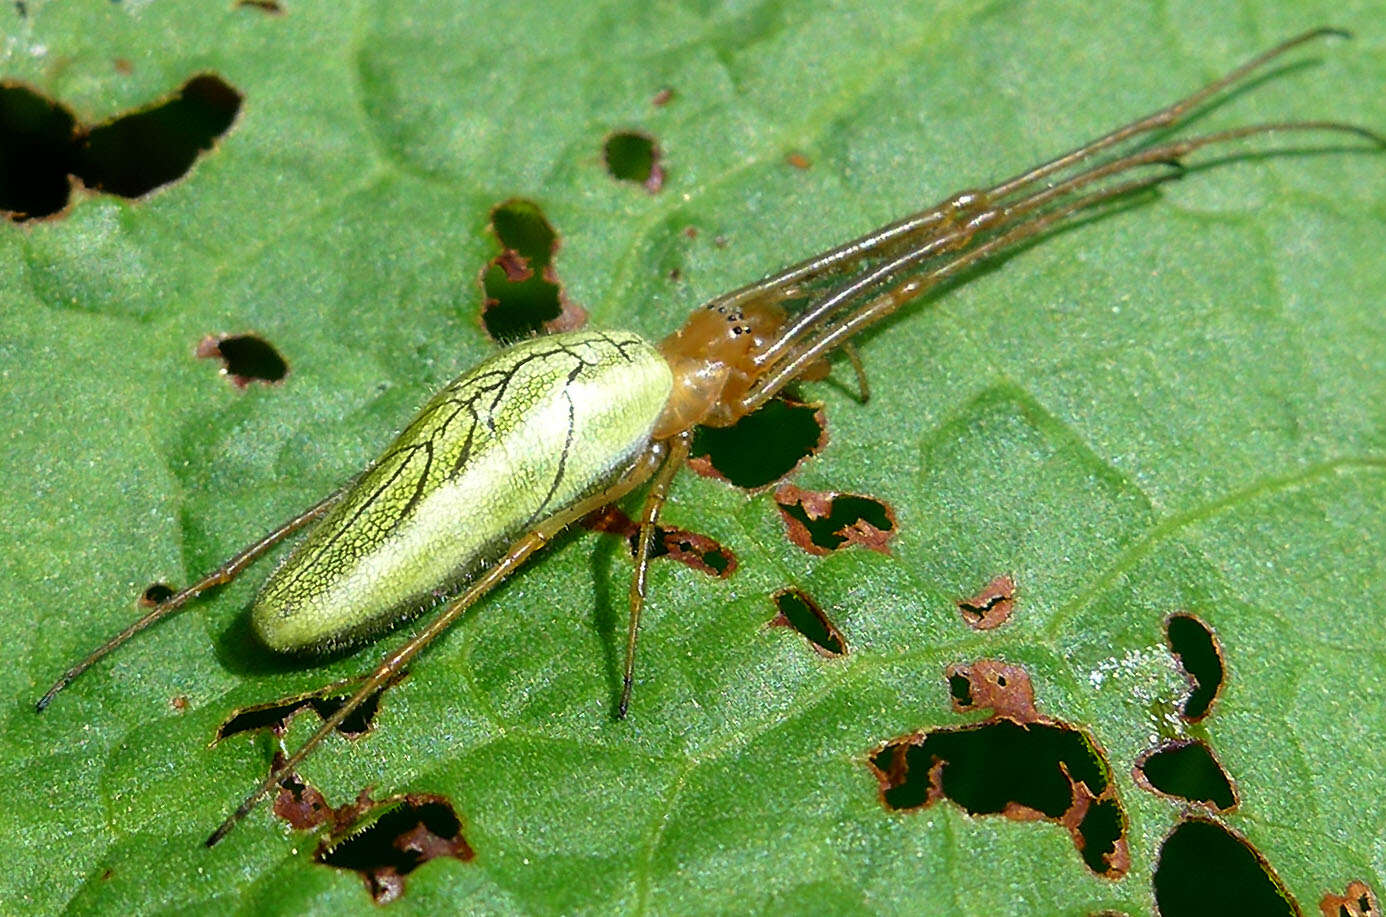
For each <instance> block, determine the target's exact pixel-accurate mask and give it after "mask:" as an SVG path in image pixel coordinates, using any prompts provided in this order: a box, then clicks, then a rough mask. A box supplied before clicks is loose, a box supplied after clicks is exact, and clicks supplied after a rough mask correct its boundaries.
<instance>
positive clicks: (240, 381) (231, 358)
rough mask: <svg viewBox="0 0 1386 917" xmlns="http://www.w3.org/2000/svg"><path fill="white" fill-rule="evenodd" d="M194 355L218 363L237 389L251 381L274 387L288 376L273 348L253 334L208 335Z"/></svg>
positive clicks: (286, 369)
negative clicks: (219, 361) (216, 360)
mask: <svg viewBox="0 0 1386 917" xmlns="http://www.w3.org/2000/svg"><path fill="white" fill-rule="evenodd" d="M195 353H196V355H197V356H198V357H201V358H203V359H218V360H221V362H222V367H221V374H222V375H223V376H225V377H226V378H227V379H229V380H231V384H232V385H234V386H236V388H241V389H243V388H245V387H247V386H248V385H250V383H252V382H263V383H265V384H266V385H273V384H274V383H276V382H281V381H283V379H284V377H285V376H286V375H288V373H289V364H288V363H286V362H284V358H283V357H281V356H280V355H279V351H277V350H275V349H274V345H272V344H270V342H269V341H266V340H265V339H263V338H260V337H256V336H255V335H253V334H229V335H211V334H209V335H207V336H206V337H205V338H203V339H202V340H201V341H199V342H198V344H197V350H196V351H195Z"/></svg>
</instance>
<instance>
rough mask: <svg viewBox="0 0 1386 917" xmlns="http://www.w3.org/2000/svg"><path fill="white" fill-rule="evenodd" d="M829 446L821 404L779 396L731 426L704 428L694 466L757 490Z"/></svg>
mask: <svg viewBox="0 0 1386 917" xmlns="http://www.w3.org/2000/svg"><path fill="white" fill-rule="evenodd" d="M827 444H828V430H827V427H826V425H825V423H824V420H823V408H822V406H821V405H813V404H803V403H801V402H798V401H789V400H787V399H782V398H774V399H772V400H770V401H768V402H767V403H766V404H765V406H764V407H762V408H761V409H760V410H758V411H755V412H753V413H751V414H747V415H746V416H745V417H743V418H741V419H740V420H739V421H737V422H736V423H734V424H732V425H731V426H730V427H698V428H696V429H695V430H694V432H693V445H692V448H691V450H690V454H691V456H692V457H691V458H690V459H689V462H688V464H689V467H691V468H692V469H693V470H694V471H696V472H698V473H699V474H701V475H704V476H705V477H712V478H721V479H722V480H724V481H727V482H729V483H731V484H733V485H735V486H737V487H744V488H746V489H747V490H756V489H757V488H761V487H765V486H767V485H769V484H773V483H774V482H776V481H778V480H779V479H780V478H782V477H784V476H785V475H787V474H789V473H790V472H791V471H793V470H794V469H795V468H797V467H798V466H799V464H800V463H801V462H803V461H804V460H805V459H807V458H809V457H811V456H813V455H817V454H818V452H819V451H821V450H822V448H823V447H824V446H826V445H827Z"/></svg>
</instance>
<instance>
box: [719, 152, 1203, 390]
mask: <svg viewBox="0 0 1386 917" xmlns="http://www.w3.org/2000/svg"><path fill="white" fill-rule="evenodd" d="M1181 174H1182V173H1181V172H1168V173H1164V174H1158V175H1147V176H1145V177H1144V178H1136V179H1131V180H1130V181H1125V182H1122V183H1120V184H1116V185H1110V186H1108V187H1106V188H1102V189H1101V190H1098V191H1092V192H1089V193H1088V194H1084V195H1082V196H1081V197H1078V198H1075V199H1073V200H1071V201H1068V202H1066V203H1064V204H1063V205H1062V206H1059V207H1055V208H1053V209H1051V210H1046V211H1044V212H1042V213H1038V214H1035V215H1034V216H1032V217H1030V218H1028V219H1026V220H1023V221H1022V222H1020V223H1017V224H1016V225H1014V226H1012V227H1011V228H1010V229H1009V230H1008V231H1007V232H1004V233H1002V234H1001V235H998V236H994V237H992V238H991V239H988V240H987V241H986V242H984V243H982V244H980V245H978V246H977V247H976V248H974V249H972V250H970V251H966V252H963V253H962V254H959V255H957V256H956V257H954V258H952V259H951V260H949V261H947V262H945V263H943V264H942V265H939V266H938V267H936V268H934V269H933V270H932V271H929V272H928V273H925V274H920V275H917V276H914V277H910V278H909V279H908V280H905V281H903V282H901V283H898V284H897V285H896V286H894V287H891V288H890V289H888V290H886V291H885V292H884V293H880V294H878V295H876V296H874V297H872V298H871V299H869V300H868V301H867V302H866V303H865V304H863V305H862V306H861V307H860V308H859V309H857V310H856V311H855V312H853V313H852V314H851V315H850V316H848V317H847V318H846V319H844V320H843V321H842V322H841V323H839V324H836V325H833V326H832V327H831V328H829V329H828V330H827V331H826V332H825V333H824V334H822V335H821V336H820V337H818V338H816V339H815V340H812V341H808V342H805V343H804V344H803V345H801V346H800V347H798V348H796V349H795V350H793V351H790V353H789V354H788V355H787V356H786V357H785V362H784V364H782V365H781V366H778V367H776V369H775V371H774V372H773V373H772V374H771V375H770V376H767V377H766V382H765V384H764V385H762V386H760V387H757V388H754V389H752V390H751V391H750V392H748V393H747V394H746V396H745V397H744V398H742V400H741V403H740V407H739V410H741V411H743V412H747V413H749V412H750V411H754V410H755V409H756V408H758V407H760V406H761V405H762V404H764V403H765V402H766V401H768V400H769V399H770V398H772V397H774V395H775V393H776V392H777V391H779V390H780V389H781V388H783V387H784V386H785V385H787V384H789V382H791V381H793V379H794V378H796V376H797V374H798V372H800V371H802V368H803V367H805V366H809V365H812V363H813V361H814V360H818V359H822V357H823V355H824V354H825V353H828V352H831V351H832V350H833V349H835V348H837V347H840V346H842V344H843V343H844V342H845V341H846V340H847V339H848V338H850V337H851V336H852V335H854V334H857V333H859V332H860V331H861V330H862V329H863V328H865V327H867V326H868V325H870V324H872V323H873V322H876V321H879V320H880V319H881V318H883V317H885V316H887V315H889V314H890V313H892V312H894V311H895V310H896V309H898V308H900V307H901V306H903V305H905V304H906V303H908V302H910V301H912V300H914V299H917V298H918V297H919V296H921V295H923V294H924V293H925V292H927V291H928V290H929V289H931V288H932V287H934V286H936V285H938V284H939V283H940V282H942V281H943V280H946V279H947V278H949V277H951V276H953V275H955V274H957V273H958V272H959V271H962V270H963V269H965V268H968V267H971V266H972V265H974V264H976V263H977V262H979V261H983V260H985V259H987V258H990V257H993V256H994V255H996V254H998V253H1000V252H1002V251H1005V250H1006V249H1008V248H1010V247H1012V246H1014V245H1018V244H1019V243H1021V242H1023V241H1025V240H1026V239H1029V238H1031V237H1033V236H1036V235H1038V234H1039V233H1041V232H1043V231H1044V230H1046V229H1048V228H1049V227H1051V226H1053V225H1054V224H1056V223H1059V222H1062V221H1063V220H1065V219H1067V218H1068V217H1071V216H1073V215H1074V214H1075V213H1078V212H1080V211H1083V210H1087V209H1089V208H1091V207H1095V206H1097V205H1099V204H1102V203H1105V202H1107V201H1110V200H1114V199H1116V198H1119V197H1122V196H1124V195H1127V194H1131V193H1133V192H1136V191H1140V190H1142V189H1145V188H1150V187H1153V186H1155V185H1158V184H1161V183H1163V182H1167V181H1170V180H1172V179H1174V178H1178V177H1179V176H1180V175H1181Z"/></svg>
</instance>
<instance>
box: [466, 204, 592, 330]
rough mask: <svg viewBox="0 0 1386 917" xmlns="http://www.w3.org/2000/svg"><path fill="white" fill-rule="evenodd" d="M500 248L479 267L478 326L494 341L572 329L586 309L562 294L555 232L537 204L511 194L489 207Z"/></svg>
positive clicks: (583, 319) (580, 322)
mask: <svg viewBox="0 0 1386 917" xmlns="http://www.w3.org/2000/svg"><path fill="white" fill-rule="evenodd" d="M490 230H491V233H492V234H493V235H494V236H495V237H496V239H497V241H499V242H500V245H501V251H500V254H498V255H496V256H495V257H494V258H492V259H491V260H490V261H488V262H487V263H486V266H485V267H483V268H482V269H481V275H480V278H479V282H480V284H481V290H482V296H483V299H482V305H481V324H482V327H484V328H485V329H486V333H487V334H488V335H490V337H491V339H492V340H493V341H499V342H502V343H505V342H510V341H518V340H521V339H523V338H527V337H533V336H534V335H536V334H553V333H556V332H560V331H576V330H577V329H579V328H581V327H582V326H584V325H586V324H587V310H585V309H583V308H582V307H581V306H579V305H578V304H577V303H575V302H573V301H572V300H570V299H569V298H568V296H567V294H566V293H564V292H563V285H562V284H561V283H560V282H559V280H558V272H557V270H556V269H555V267H554V257H555V256H556V255H557V254H558V248H559V244H560V243H559V239H558V232H557V231H556V230H555V229H554V228H553V226H552V225H551V224H550V223H549V221H548V218H547V217H545V216H544V213H543V211H542V210H540V209H539V205H538V204H535V203H533V202H532V201H526V200H521V199H519V198H514V199H512V200H508V201H505V202H503V203H500V204H497V205H496V206H495V207H493V208H492V209H491V221H490Z"/></svg>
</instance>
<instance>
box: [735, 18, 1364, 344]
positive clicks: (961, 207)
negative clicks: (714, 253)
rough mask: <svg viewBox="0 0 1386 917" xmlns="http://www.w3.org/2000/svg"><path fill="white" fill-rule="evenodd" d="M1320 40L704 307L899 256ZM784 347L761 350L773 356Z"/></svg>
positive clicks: (1166, 123)
mask: <svg viewBox="0 0 1386 917" xmlns="http://www.w3.org/2000/svg"><path fill="white" fill-rule="evenodd" d="M1325 37H1338V38H1347V37H1349V36H1348V33H1346V32H1343V31H1341V30H1339V29H1333V28H1319V29H1312V30H1310V31H1307V32H1303V33H1301V34H1299V35H1296V36H1295V37H1293V38H1291V39H1289V40H1288V41H1284V42H1281V43H1280V44H1279V45H1276V46H1275V47H1274V48H1271V49H1270V50H1269V51H1266V52H1264V53H1262V54H1258V55H1257V56H1255V57H1253V58H1251V59H1250V60H1248V61H1246V62H1245V63H1243V64H1241V65H1240V66H1238V67H1236V68H1235V69H1233V70H1231V71H1229V72H1228V73H1227V74H1225V75H1224V76H1222V77H1221V78H1219V79H1217V80H1215V81H1213V82H1211V83H1208V84H1207V85H1205V86H1203V87H1201V88H1199V89H1198V90H1196V91H1194V92H1192V93H1190V94H1189V95H1187V96H1185V97H1183V98H1181V99H1179V100H1178V101H1176V102H1174V103H1173V104H1170V105H1167V106H1165V107H1164V108H1161V109H1159V110H1158V111H1154V112H1151V113H1150V114H1148V115H1145V116H1144V117H1141V118H1138V119H1136V120H1135V121H1132V122H1130V123H1128V124H1125V125H1122V126H1121V127H1119V128H1117V129H1115V130H1112V131H1109V132H1108V133H1106V134H1103V135H1102V136H1101V137H1097V138H1096V139H1093V140H1090V141H1088V142H1087V143H1084V144H1082V145H1081V146H1078V147H1075V148H1074V149H1072V150H1069V151H1068V152H1066V153H1064V154H1062V155H1060V156H1056V157H1054V158H1053V159H1050V160H1048V161H1046V162H1044V163H1041V164H1040V165H1037V166H1034V167H1032V168H1029V169H1026V170H1025V171H1023V172H1020V173H1018V174H1016V175H1014V176H1012V177H1010V178H1008V179H1006V180H1004V181H1002V182H998V183H997V184H995V185H993V186H991V187H990V188H986V189H979V188H973V189H968V190H966V191H960V192H957V193H955V194H953V195H951V196H949V197H948V198H946V199H945V200H943V201H940V202H939V203H937V204H935V205H933V206H931V207H929V208H926V209H924V210H921V211H919V212H918V213H915V214H911V215H910V216H907V217H904V218H903V219H900V220H897V221H895V222H893V223H890V224H888V225H886V226H883V227H881V228H879V229H877V230H874V231H873V232H870V233H867V234H866V235H864V236H861V237H860V238H857V239H853V240H852V241H850V242H847V243H844V244H842V245H839V246H837V247H836V248H833V249H830V250H828V251H826V252H822V253H820V254H817V255H814V256H813V257H811V258H807V259H805V260H803V261H801V262H799V263H798V264H794V265H791V266H790V267H788V268H785V269H784V270H782V271H780V272H778V273H776V274H774V275H772V276H770V277H766V278H764V279H762V280H758V281H756V282H755V283H752V284H748V285H746V286H744V287H741V288H740V289H737V290H733V291H732V292H730V293H727V294H724V295H722V296H719V297H717V298H716V299H714V300H712V302H711V303H710V304H709V305H718V304H721V305H725V306H740V305H743V304H745V303H749V302H753V301H767V302H780V301H782V300H784V299H787V298H792V297H794V296H798V295H803V294H804V293H805V292H807V290H806V288H807V286H809V285H811V284H814V283H816V282H818V281H820V280H822V279H824V278H828V277H833V276H839V275H842V274H844V273H847V272H849V271H852V270H854V269H856V268H857V267H858V266H859V265H861V264H862V263H863V262H864V261H867V260H871V259H877V258H885V259H894V258H895V257H896V256H897V255H898V254H900V253H902V252H905V251H908V250H911V249H914V248H916V247H917V246H919V245H920V244H922V243H924V242H926V241H927V240H928V239H930V238H933V237H934V236H936V235H938V234H940V233H947V232H950V231H951V230H952V229H953V228H954V227H955V226H956V225H957V224H958V222H959V221H960V220H962V219H965V218H967V217H969V216H972V215H973V214H976V213H979V212H981V211H983V210H985V209H987V208H989V207H996V206H998V205H999V204H1001V203H1002V202H1003V201H1004V200H1005V199H1006V198H1007V197H1009V196H1010V195H1013V194H1016V193H1018V192H1021V191H1023V190H1025V189H1027V188H1030V187H1032V186H1033V185H1035V183H1037V182H1039V181H1041V180H1043V179H1046V178H1048V177H1050V176H1051V175H1055V174H1056V173H1059V172H1062V171H1064V170H1065V169H1068V168H1070V167H1072V166H1075V165H1077V164H1079V163H1081V162H1083V161H1085V160H1087V159H1089V158H1091V157H1092V156H1094V155H1096V154H1098V153H1100V152H1102V151H1104V150H1108V149H1111V148H1112V147H1115V146H1117V145H1119V144H1121V143H1123V142H1125V141H1127V140H1131V139H1132V138H1135V137H1139V136H1142V135H1146V134H1149V133H1152V132H1154V131H1158V130H1161V129H1163V128H1167V127H1171V126H1173V125H1175V124H1177V123H1178V122H1180V121H1182V120H1183V119H1184V118H1185V117H1186V116H1188V115H1189V113H1190V112H1192V111H1193V110H1194V109H1195V108H1197V107H1198V106H1200V105H1202V104H1203V103H1205V102H1207V101H1208V100H1209V99H1211V98H1213V97H1214V96H1216V95H1218V94H1219V93H1222V92H1224V91H1226V90H1228V89H1231V88H1232V87H1233V86H1235V85H1236V84H1238V83H1242V82H1243V81H1244V80H1246V79H1247V78H1248V77H1249V76H1251V75H1252V74H1253V73H1256V72H1258V71H1262V70H1264V68H1265V67H1266V66H1267V65H1268V64H1271V63H1273V62H1274V61H1276V60H1278V59H1280V58H1281V57H1283V56H1284V55H1285V54H1286V53H1287V52H1289V51H1291V50H1293V49H1295V48H1297V47H1299V46H1300V45H1303V44H1306V43H1308V42H1311V41H1315V40H1318V39H1320V38H1325ZM814 320H815V317H813V316H811V315H808V314H801V315H798V316H795V320H794V327H793V328H792V329H791V334H790V335H788V337H790V338H797V337H799V336H800V335H801V334H802V333H803V332H804V331H805V330H807V329H808V327H809V326H810V325H811V324H812V323H813V321H814ZM788 349H789V346H788V345H787V344H786V346H784V347H783V349H779V350H776V351H775V352H773V353H770V354H768V355H767V356H768V357H769V359H770V360H771V361H772V362H773V361H778V360H779V359H780V358H781V356H782V355H783V353H784V352H785V351H787V350H788Z"/></svg>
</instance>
